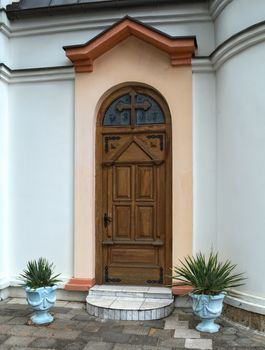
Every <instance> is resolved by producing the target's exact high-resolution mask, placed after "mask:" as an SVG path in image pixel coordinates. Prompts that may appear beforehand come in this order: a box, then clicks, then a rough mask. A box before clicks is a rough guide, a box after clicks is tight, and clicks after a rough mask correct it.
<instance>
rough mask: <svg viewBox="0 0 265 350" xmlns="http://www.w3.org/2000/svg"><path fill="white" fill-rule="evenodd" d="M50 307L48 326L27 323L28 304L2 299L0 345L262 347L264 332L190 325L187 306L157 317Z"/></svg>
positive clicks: (132, 349)
mask: <svg viewBox="0 0 265 350" xmlns="http://www.w3.org/2000/svg"><path fill="white" fill-rule="evenodd" d="M61 305H66V306H71V308H70V307H58V306H57V307H54V308H53V309H52V312H53V313H54V316H55V321H54V322H53V323H52V324H50V325H48V326H32V325H27V321H28V320H29V316H30V315H31V313H32V311H31V309H29V308H28V306H27V305H19V304H14V303H7V302H1V303H0V349H1V350H11V349H12V350H15V349H16V350H18V349H21V350H22V349H25V350H26V349H28V350H30V349H31V350H33V349H35V350H36V349H46V350H52V349H66V350H154V349H160V350H170V349H172V350H173V349H177V350H180V349H182V350H183V349H202V350H207V349H214V350H226V349H228V350H241V349H244V350H246V349H251V350H263V349H264V350H265V335H262V334H258V333H256V332H253V331H250V330H247V329H245V328H243V327H237V326H235V325H234V324H231V323H229V322H227V321H225V320H220V321H219V323H220V325H221V329H220V332H219V333H216V334H203V333H199V332H197V331H195V330H194V327H195V325H196V324H197V322H198V320H197V319H196V318H195V317H194V316H193V315H192V312H191V309H188V308H181V309H175V310H174V312H173V314H172V315H171V316H169V317H167V318H166V319H163V320H157V321H106V320H101V319H98V318H96V317H94V316H90V315H88V314H87V312H86V311H85V306H84V304H81V303H68V304H66V303H64V304H63V303H62V304H61Z"/></svg>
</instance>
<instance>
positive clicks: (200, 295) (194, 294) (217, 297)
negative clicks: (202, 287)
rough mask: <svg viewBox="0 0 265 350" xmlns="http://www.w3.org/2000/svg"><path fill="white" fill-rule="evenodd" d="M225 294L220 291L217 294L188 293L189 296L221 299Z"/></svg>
mask: <svg viewBox="0 0 265 350" xmlns="http://www.w3.org/2000/svg"><path fill="white" fill-rule="evenodd" d="M226 295H227V292H220V293H219V294H215V295H211V294H199V293H193V292H191V293H189V296H191V297H194V298H196V299H199V298H202V297H208V298H209V299H223V298H224V297H225V296H226Z"/></svg>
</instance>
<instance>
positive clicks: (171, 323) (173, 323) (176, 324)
mask: <svg viewBox="0 0 265 350" xmlns="http://www.w3.org/2000/svg"><path fill="white" fill-rule="evenodd" d="M188 327H189V322H188V321H178V320H172V319H171V320H168V319H166V322H165V329H176V328H188Z"/></svg>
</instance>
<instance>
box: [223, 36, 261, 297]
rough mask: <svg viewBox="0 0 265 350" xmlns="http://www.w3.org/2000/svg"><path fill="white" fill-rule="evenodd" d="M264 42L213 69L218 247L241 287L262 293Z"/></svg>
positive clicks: (243, 289) (251, 291) (254, 293)
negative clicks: (243, 278) (243, 280)
mask: <svg viewBox="0 0 265 350" xmlns="http://www.w3.org/2000/svg"><path fill="white" fill-rule="evenodd" d="M264 62H265V43H262V44H259V45H257V46H254V47H251V48H249V49H247V50H245V51H243V52H241V53H240V55H236V56H234V57H233V58H231V59H230V60H229V61H227V62H226V63H225V64H224V65H223V66H222V67H221V68H220V69H219V70H218V72H217V183H218V186H217V210H218V216H217V222H218V237H217V242H218V250H219V251H220V253H221V255H222V256H223V257H225V258H230V259H231V260H232V261H233V262H235V263H236V264H238V266H239V270H241V271H245V272H246V275H247V278H248V280H247V284H246V286H244V287H242V288H241V290H242V291H244V292H246V293H249V294H252V295H256V296H261V297H262V296H263V297H264V295H265V281H264V278H263V276H264V266H265V254H264V246H265V240H264V237H265V236H264V227H265V215H264V209H265V176H264V173H265V157H264V149H265V118H264V111H265V99H264V76H265V66H264Z"/></svg>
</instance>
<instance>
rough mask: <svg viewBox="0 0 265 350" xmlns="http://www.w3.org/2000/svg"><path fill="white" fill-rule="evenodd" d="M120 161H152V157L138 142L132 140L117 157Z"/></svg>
mask: <svg viewBox="0 0 265 350" xmlns="http://www.w3.org/2000/svg"><path fill="white" fill-rule="evenodd" d="M116 160H117V161H120V162H130V161H136V160H137V161H150V160H152V158H151V157H150V156H149V155H148V154H147V153H146V152H145V151H144V150H143V149H142V148H141V147H139V145H138V144H137V143H136V142H132V143H131V144H130V145H129V146H128V147H127V148H126V149H125V150H124V151H123V152H122V153H121V154H120V155H119V156H118V158H117V159H116Z"/></svg>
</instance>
